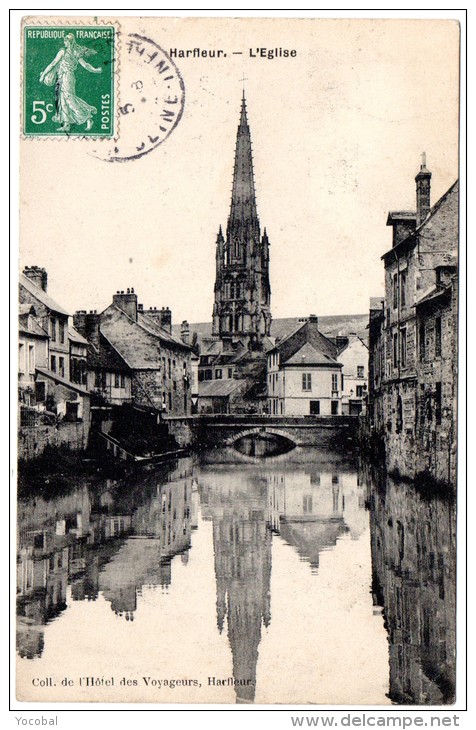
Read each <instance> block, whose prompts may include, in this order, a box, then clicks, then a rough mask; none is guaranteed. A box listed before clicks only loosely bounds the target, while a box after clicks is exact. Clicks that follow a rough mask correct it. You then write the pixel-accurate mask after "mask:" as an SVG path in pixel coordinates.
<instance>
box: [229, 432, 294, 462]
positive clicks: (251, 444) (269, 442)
mask: <svg viewBox="0 0 476 730" xmlns="http://www.w3.org/2000/svg"><path fill="white" fill-rule="evenodd" d="M233 448H234V449H236V450H237V451H239V452H240V453H241V454H244V455H245V456H253V457H257V458H259V459H262V458H266V457H270V456H278V454H286V453H287V452H288V451H291V449H293V448H294V444H293V442H292V441H290V440H289V439H287V438H284V436H280V435H279V434H271V433H266V432H263V433H260V432H258V433H252V434H249V435H247V436H242V437H241V438H239V439H237V440H236V441H235V442H234V444H233Z"/></svg>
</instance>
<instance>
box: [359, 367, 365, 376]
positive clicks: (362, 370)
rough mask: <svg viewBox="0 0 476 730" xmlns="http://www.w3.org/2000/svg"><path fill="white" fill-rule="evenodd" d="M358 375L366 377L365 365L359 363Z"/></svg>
mask: <svg viewBox="0 0 476 730" xmlns="http://www.w3.org/2000/svg"><path fill="white" fill-rule="evenodd" d="M357 377H358V378H365V365H357Z"/></svg>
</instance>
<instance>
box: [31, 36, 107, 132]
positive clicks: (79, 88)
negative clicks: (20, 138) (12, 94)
mask: <svg viewBox="0 0 476 730" xmlns="http://www.w3.org/2000/svg"><path fill="white" fill-rule="evenodd" d="M23 33H24V37H23V133H24V134H25V135H26V136H28V137H65V136H67V137H69V136H75V137H77V136H81V137H94V138H110V137H113V136H114V133H115V104H116V99H115V93H114V68H115V61H116V52H115V48H116V28H115V27H114V26H113V25H87V26H84V25H82V26H75V25H71V26H65V25H58V26H54V25H51V26H35V25H32V26H29V25H26V26H25V27H24V28H23Z"/></svg>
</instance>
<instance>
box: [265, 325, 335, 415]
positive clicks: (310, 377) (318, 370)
mask: <svg viewBox="0 0 476 730" xmlns="http://www.w3.org/2000/svg"><path fill="white" fill-rule="evenodd" d="M318 324H319V323H318V318H317V317H316V316H315V315H311V316H310V317H309V318H308V319H307V321H305V322H303V323H302V324H301V325H299V326H298V328H297V329H295V330H294V332H292V333H291V334H290V335H288V337H285V338H283V339H282V340H280V341H279V342H277V344H276V345H275V346H274V347H272V348H271V349H269V350H268V353H267V358H268V371H267V381H268V382H267V385H268V412H269V413H270V414H271V415H279V416H307V415H314V416H318V415H321V416H330V415H333V416H338V415H341V413H342V411H341V402H342V363H341V362H338V361H337V352H338V348H337V345H336V344H335V342H333V341H332V340H330V339H329V338H327V337H325V335H323V334H322V333H321V332H319V329H318Z"/></svg>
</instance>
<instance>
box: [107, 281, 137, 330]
mask: <svg viewBox="0 0 476 730" xmlns="http://www.w3.org/2000/svg"><path fill="white" fill-rule="evenodd" d="M112 303H113V304H115V305H116V307H118V309H121V310H122V311H123V312H124V313H125V314H127V316H128V317H130V318H131V319H132V320H133V321H134V322H137V294H135V293H134V289H133V288H132V289H128V290H127V291H126V292H123V291H117V292H116V293H115V294H114V295H113V297H112Z"/></svg>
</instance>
